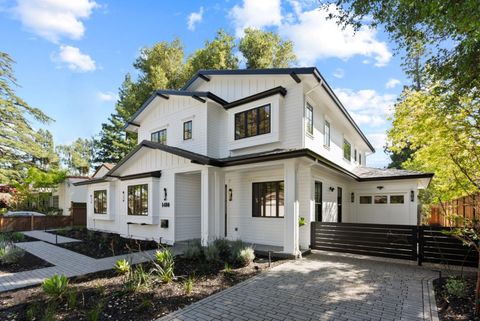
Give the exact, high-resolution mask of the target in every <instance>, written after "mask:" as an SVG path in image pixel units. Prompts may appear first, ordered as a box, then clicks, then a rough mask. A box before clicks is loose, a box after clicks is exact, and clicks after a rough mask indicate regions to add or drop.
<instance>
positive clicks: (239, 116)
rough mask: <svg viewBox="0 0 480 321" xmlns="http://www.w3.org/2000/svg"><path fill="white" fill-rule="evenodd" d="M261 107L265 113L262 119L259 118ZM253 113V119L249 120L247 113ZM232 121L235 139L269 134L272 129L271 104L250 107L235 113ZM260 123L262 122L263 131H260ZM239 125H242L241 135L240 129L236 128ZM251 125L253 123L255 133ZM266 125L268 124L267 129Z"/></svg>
mask: <svg viewBox="0 0 480 321" xmlns="http://www.w3.org/2000/svg"><path fill="white" fill-rule="evenodd" d="M261 109H263V110H264V115H266V117H264V119H260V110H261ZM267 111H268V112H267ZM253 114H255V119H254V121H250V122H249V115H253ZM233 122H234V123H233V127H234V137H235V140H239V139H244V138H250V137H255V136H259V135H265V134H270V133H271V131H272V105H271V104H265V105H262V106H259V107H255V108H251V109H248V110H244V111H242V112H239V113H236V114H235V115H234V119H233ZM262 124H263V128H264V131H263V132H260V127H261V125H262ZM240 125H243V135H241V134H240V133H239V131H240V130H239V129H237V128H239V127H240ZM253 125H255V133H253V132H254V130H253V128H254V127H253ZM267 125H268V129H267ZM249 126H250V127H249Z"/></svg>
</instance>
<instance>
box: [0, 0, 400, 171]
mask: <svg viewBox="0 0 480 321" xmlns="http://www.w3.org/2000/svg"><path fill="white" fill-rule="evenodd" d="M326 10H335V9H334V8H329V9H326ZM326 14H327V12H326V11H325V10H324V11H320V10H319V9H318V8H317V2H316V1H313V0H297V1H294V0H289V1H287V0H283V1H281V0H262V1H258V0H236V1H234V0H227V1H221V0H217V1H190V0H189V1H184V0H180V1H152V0H150V1H142V0H137V1H102V0H96V1H92V0H69V1H65V0H17V1H14V0H0V51H4V52H7V53H9V54H10V55H11V56H12V57H13V59H14V60H15V61H16V65H15V74H16V77H17V79H18V83H19V84H20V85H21V87H20V88H17V93H18V94H19V95H20V96H21V97H22V98H23V99H25V100H26V101H27V102H28V103H29V104H30V105H32V106H35V107H39V108H41V109H42V110H43V111H44V112H45V113H46V114H48V115H49V116H50V117H52V118H54V119H55V122H54V123H52V124H50V125H48V126H47V128H48V129H49V130H50V131H51V132H52V133H53V135H54V137H55V141H56V143H57V144H64V143H70V142H71V141H73V140H74V139H76V138H77V137H92V136H94V135H96V134H98V132H99V131H100V128H101V123H102V122H105V121H106V120H107V118H108V116H109V114H110V113H111V112H112V111H113V108H114V104H115V99H116V95H117V92H118V88H119V86H120V84H121V83H122V80H123V78H124V75H125V74H126V73H127V72H133V71H134V70H133V67H132V63H133V62H134V60H135V58H136V57H137V55H138V53H139V50H140V48H142V47H144V46H151V45H153V44H154V43H155V42H158V41H163V40H167V41H171V40H173V39H174V38H175V37H180V38H181V39H182V41H183V43H184V44H185V50H186V52H187V54H189V53H192V52H193V51H194V50H195V49H197V48H200V47H202V46H203V43H204V41H205V40H207V39H212V38H213V37H214V35H215V32H216V30H217V29H219V28H223V29H225V30H226V31H228V32H230V33H231V34H233V35H235V36H237V37H241V35H242V30H243V28H245V27H248V26H251V27H255V28H260V29H264V30H273V31H276V32H278V33H279V34H280V35H281V36H282V37H284V38H288V39H290V40H292V41H293V42H294V44H295V50H296V52H297V56H298V58H299V59H298V60H299V61H298V65H302V66H310V65H315V66H317V67H318V68H319V70H320V72H321V73H322V74H323V75H324V77H325V78H326V79H327V81H328V82H329V84H330V85H331V86H332V88H334V90H335V92H336V93H337V95H338V96H339V97H340V99H341V100H342V102H343V103H344V105H345V106H346V107H347V109H348V110H349V111H350V112H351V113H352V114H353V116H354V118H355V119H356V121H357V122H358V124H359V125H360V127H361V128H362V130H363V131H364V132H365V133H366V134H367V136H368V137H369V139H370V140H371V142H372V143H373V144H374V146H375V147H376V149H377V153H376V154H375V155H371V156H369V157H368V158H367V164H368V165H369V166H376V167H383V166H384V165H386V164H387V163H388V158H387V157H386V156H385V155H384V154H383V148H382V146H383V144H384V140H385V130H386V129H388V128H389V126H390V125H389V122H388V120H387V116H388V115H389V114H390V113H391V106H392V104H393V103H394V102H395V100H396V98H397V96H398V94H399V93H400V92H401V88H402V86H403V85H404V84H407V83H408V80H407V79H406V77H405V75H404V73H403V72H402V70H401V68H400V59H399V57H397V56H394V55H393V50H394V44H392V43H390V42H389V40H388V38H387V37H386V35H385V34H383V33H382V32H381V31H376V30H370V29H365V30H361V31H360V32H357V33H356V34H353V32H352V31H351V30H348V29H347V30H341V29H340V28H339V27H337V26H336V25H335V23H334V22H332V21H326V20H325V19H324V17H325V15H326Z"/></svg>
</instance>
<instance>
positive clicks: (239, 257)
mask: <svg viewBox="0 0 480 321" xmlns="http://www.w3.org/2000/svg"><path fill="white" fill-rule="evenodd" d="M254 259H255V252H254V250H253V248H252V247H251V246H247V245H245V243H243V242H242V241H235V242H233V243H232V260H233V262H234V264H236V265H238V266H247V265H249V264H250V263H252V262H253V260H254Z"/></svg>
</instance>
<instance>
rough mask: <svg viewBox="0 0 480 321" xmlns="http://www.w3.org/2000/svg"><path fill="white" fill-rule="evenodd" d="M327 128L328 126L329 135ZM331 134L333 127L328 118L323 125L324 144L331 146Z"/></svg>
mask: <svg viewBox="0 0 480 321" xmlns="http://www.w3.org/2000/svg"><path fill="white" fill-rule="evenodd" d="M327 128H328V135H327ZM331 135H332V127H331V125H330V122H329V121H328V120H325V124H324V125H323V146H325V147H327V148H330V142H331Z"/></svg>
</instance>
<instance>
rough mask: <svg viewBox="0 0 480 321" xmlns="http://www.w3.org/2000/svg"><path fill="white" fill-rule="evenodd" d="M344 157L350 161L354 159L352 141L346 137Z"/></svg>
mask: <svg viewBox="0 0 480 321" xmlns="http://www.w3.org/2000/svg"><path fill="white" fill-rule="evenodd" d="M346 146H348V155H346V149H345V147H346ZM347 156H348V157H347ZM343 159H345V160H347V161H349V162H351V161H352V143H350V142H349V141H348V140H347V139H346V138H344V139H343Z"/></svg>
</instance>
